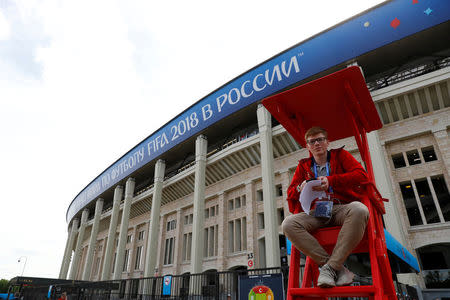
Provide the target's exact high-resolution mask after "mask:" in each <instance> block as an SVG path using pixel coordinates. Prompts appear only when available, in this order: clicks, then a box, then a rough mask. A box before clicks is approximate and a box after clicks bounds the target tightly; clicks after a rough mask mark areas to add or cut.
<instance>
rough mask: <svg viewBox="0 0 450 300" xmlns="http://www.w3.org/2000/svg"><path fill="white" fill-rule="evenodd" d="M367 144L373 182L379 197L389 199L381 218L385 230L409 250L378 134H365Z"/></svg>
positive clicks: (373, 132) (374, 132)
mask: <svg viewBox="0 0 450 300" xmlns="http://www.w3.org/2000/svg"><path fill="white" fill-rule="evenodd" d="M367 143H368V144H369V150H370V156H371V158H372V165H373V173H374V176H375V182H376V185H377V188H378V190H379V191H380V193H381V195H382V196H383V197H384V198H386V199H389V202H385V203H384V205H385V208H386V214H385V215H384V216H383V218H384V223H385V224H386V229H387V230H388V231H389V233H391V234H392V235H393V236H394V237H395V238H396V239H397V240H398V241H399V242H400V243H402V244H403V245H405V246H406V247H407V248H409V249H410V250H411V247H410V246H409V245H408V242H407V239H406V238H405V233H404V231H403V226H402V224H401V223H400V220H401V217H400V213H399V211H398V206H397V205H396V203H395V202H396V201H397V199H396V198H395V194H394V191H393V189H392V185H391V182H392V180H391V174H390V172H389V170H388V166H387V164H386V158H385V156H384V153H383V146H382V145H381V143H380V138H379V135H378V132H376V131H372V132H370V133H368V134H367Z"/></svg>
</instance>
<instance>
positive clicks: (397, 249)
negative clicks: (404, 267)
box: [384, 229, 420, 272]
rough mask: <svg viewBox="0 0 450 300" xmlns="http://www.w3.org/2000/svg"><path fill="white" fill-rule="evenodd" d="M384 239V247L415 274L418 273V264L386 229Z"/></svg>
mask: <svg viewBox="0 0 450 300" xmlns="http://www.w3.org/2000/svg"><path fill="white" fill-rule="evenodd" d="M384 237H385V239H386V247H387V249H388V250H389V251H391V252H392V253H394V254H395V256H397V257H398V258H400V259H401V260H403V261H404V262H406V263H407V264H408V265H410V266H411V267H412V268H414V269H415V270H416V271H417V272H420V268H419V262H418V261H417V258H415V257H414V256H413V255H412V254H411V253H410V252H409V251H408V250H407V249H406V248H405V247H403V245H402V244H400V242H399V241H397V240H396V239H395V238H394V237H393V236H392V235H391V234H390V233H389V232H388V231H387V230H386V229H384Z"/></svg>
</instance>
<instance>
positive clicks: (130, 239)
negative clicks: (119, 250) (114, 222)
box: [127, 234, 133, 244]
mask: <svg viewBox="0 0 450 300" xmlns="http://www.w3.org/2000/svg"><path fill="white" fill-rule="evenodd" d="M132 241H133V235H132V234H129V235H127V244H129V243H131V242H132Z"/></svg>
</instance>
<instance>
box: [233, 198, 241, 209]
mask: <svg viewBox="0 0 450 300" xmlns="http://www.w3.org/2000/svg"><path fill="white" fill-rule="evenodd" d="M240 207H241V198H240V197H237V198H236V199H234V208H236V209H238V208H240Z"/></svg>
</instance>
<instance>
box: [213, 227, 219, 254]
mask: <svg viewBox="0 0 450 300" xmlns="http://www.w3.org/2000/svg"><path fill="white" fill-rule="evenodd" d="M215 228H216V229H215V230H214V233H215V238H214V255H215V256H217V255H218V253H219V225H216V226H215Z"/></svg>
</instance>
